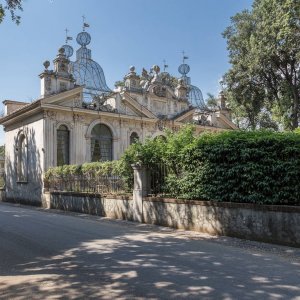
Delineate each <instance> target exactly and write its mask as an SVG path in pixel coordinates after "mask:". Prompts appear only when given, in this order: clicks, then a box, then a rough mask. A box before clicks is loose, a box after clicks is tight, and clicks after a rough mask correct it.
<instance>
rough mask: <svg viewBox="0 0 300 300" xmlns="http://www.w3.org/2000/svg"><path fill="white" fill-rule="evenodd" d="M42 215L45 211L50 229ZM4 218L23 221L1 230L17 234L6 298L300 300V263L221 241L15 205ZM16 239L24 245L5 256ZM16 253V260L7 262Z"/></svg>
mask: <svg viewBox="0 0 300 300" xmlns="http://www.w3.org/2000/svg"><path fill="white" fill-rule="evenodd" d="M36 214H42V219H43V224H42V225H41V224H40V221H38V220H37V218H36ZM3 215H4V218H5V217H6V218H8V219H9V218H10V219H14V218H17V219H18V224H15V225H11V226H12V227H11V228H6V227H4V228H3V227H2V228H1V229H0V237H1V236H3V233H4V232H5V230H6V231H7V232H8V231H9V230H14V232H15V235H13V236H11V238H7V239H6V241H3V240H1V238H0V250H1V253H3V256H2V259H3V263H1V264H0V265H2V267H1V269H0V298H2V299H12V298H14V299H47V298H51V299H52V298H53V299H63V298H66V299H75V298H98V299H114V298H117V299H132V298H147V299H148V298H149V299H157V298H159V299H174V298H179V299H182V298H187V299H225V298H226V299H253V298H260V299H261V298H263V299H275V298H279V299H280V298H282V299H292V298H295V299H296V297H297V296H300V279H299V278H300V270H299V265H297V264H293V263H292V262H289V261H287V260H284V259H280V258H279V257H278V256H276V255H266V254H264V253H263V254H259V253H251V252H247V251H242V250H241V249H238V248H236V247H229V246H228V245H226V243H217V242H214V238H207V237H203V236H202V237H201V235H198V236H193V238H190V236H189V235H185V234H183V233H182V232H178V231H174V230H172V229H168V228H161V227H156V226H150V225H142V224H135V223H129V222H124V221H111V220H107V219H103V218H102V219H101V218H99V217H89V218H81V217H74V216H71V215H63V214H53V213H43V212H37V211H33V210H30V209H20V208H16V207H14V206H7V209H6V211H5V214H4V213H1V217H2V216H3ZM16 216H17V217H16ZM20 220H21V222H20ZM25 224H30V226H29V228H28V230H21V228H20V226H24V225H25ZM18 226H19V227H18ZM38 226H40V228H37V227H38ZM59 228H61V230H59ZM18 230H19V232H18ZM18 234H19V236H18ZM5 237H7V236H5ZM14 239H18V244H21V245H23V247H22V248H19V249H15V253H5V249H6V248H7V249H10V246H11V245H13V244H14V242H15V240H14ZM45 239H46V242H45ZM4 242H5V245H6V246H5V245H4V244H3V243H4ZM45 245H46V246H45ZM33 246H34V247H35V249H32V247H33ZM10 255H12V256H13V257H14V263H13V264H10V265H5V261H7V263H9V256H10Z"/></svg>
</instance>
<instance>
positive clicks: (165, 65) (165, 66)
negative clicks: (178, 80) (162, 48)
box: [163, 59, 169, 72]
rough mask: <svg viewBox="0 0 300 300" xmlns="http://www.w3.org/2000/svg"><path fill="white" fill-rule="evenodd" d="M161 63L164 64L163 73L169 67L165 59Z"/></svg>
mask: <svg viewBox="0 0 300 300" xmlns="http://www.w3.org/2000/svg"><path fill="white" fill-rule="evenodd" d="M163 63H164V72H165V71H166V69H167V68H169V65H167V64H166V63H167V62H166V60H165V59H164V60H163Z"/></svg>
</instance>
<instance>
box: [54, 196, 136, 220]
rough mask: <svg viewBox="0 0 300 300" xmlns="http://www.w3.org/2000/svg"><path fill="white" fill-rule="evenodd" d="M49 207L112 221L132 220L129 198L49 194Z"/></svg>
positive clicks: (131, 207) (131, 204)
mask: <svg viewBox="0 0 300 300" xmlns="http://www.w3.org/2000/svg"><path fill="white" fill-rule="evenodd" d="M50 203H51V204H50V207H51V208H55V209H62V210H66V211H75V212H81V213H86V214H92V215H98V216H103V217H109V218H113V219H124V220H132V219H133V201H132V198H131V197H117V196H114V197H113V196H107V197H101V196H100V195H91V194H86V193H68V192H66V193H51V194H50Z"/></svg>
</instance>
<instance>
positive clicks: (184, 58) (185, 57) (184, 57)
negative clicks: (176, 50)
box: [181, 50, 189, 64]
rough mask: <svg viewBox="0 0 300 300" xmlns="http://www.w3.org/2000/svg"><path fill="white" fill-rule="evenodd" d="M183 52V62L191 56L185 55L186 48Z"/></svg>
mask: <svg viewBox="0 0 300 300" xmlns="http://www.w3.org/2000/svg"><path fill="white" fill-rule="evenodd" d="M181 53H182V63H183V64H184V63H185V60H186V59H188V58H189V57H188V56H186V55H185V52H184V50H183V51H182V52H181Z"/></svg>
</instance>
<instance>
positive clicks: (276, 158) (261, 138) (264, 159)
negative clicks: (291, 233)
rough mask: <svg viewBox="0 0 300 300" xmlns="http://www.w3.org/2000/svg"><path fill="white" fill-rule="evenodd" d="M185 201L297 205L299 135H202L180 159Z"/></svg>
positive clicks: (299, 195) (179, 181) (299, 196)
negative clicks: (187, 199)
mask: <svg viewBox="0 0 300 300" xmlns="http://www.w3.org/2000/svg"><path fill="white" fill-rule="evenodd" d="M182 163H183V169H182V176H181V178H178V179H177V185H179V186H180V194H181V196H183V197H185V198H191V199H203V200H217V201H230V202H246V203H259V204H290V205H299V204H300V180H299V179H300V135H299V134H296V133H274V132H264V131H258V132H244V131H230V132H229V131H228V132H222V133H218V134H204V135H202V136H200V137H199V138H197V139H195V141H194V142H193V143H192V145H191V146H190V147H189V148H187V149H186V151H185V153H184V155H183V162H182Z"/></svg>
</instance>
